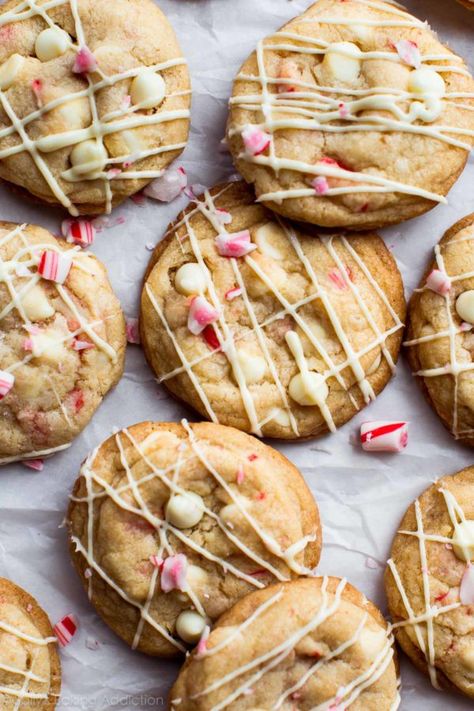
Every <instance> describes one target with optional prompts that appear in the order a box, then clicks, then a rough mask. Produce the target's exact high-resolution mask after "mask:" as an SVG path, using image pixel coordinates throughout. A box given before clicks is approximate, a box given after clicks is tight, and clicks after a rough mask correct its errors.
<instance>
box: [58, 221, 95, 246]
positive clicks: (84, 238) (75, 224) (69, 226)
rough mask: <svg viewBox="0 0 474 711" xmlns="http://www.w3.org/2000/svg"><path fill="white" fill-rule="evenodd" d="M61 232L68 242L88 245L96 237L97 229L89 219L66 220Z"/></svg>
mask: <svg viewBox="0 0 474 711" xmlns="http://www.w3.org/2000/svg"><path fill="white" fill-rule="evenodd" d="M61 232H62V235H63V237H65V238H66V240H67V241H68V242H75V244H80V245H81V247H87V246H88V245H89V244H92V242H93V241H94V239H95V235H96V229H95V227H94V225H93V224H92V222H89V220H83V219H80V220H64V221H63V223H62V224H61Z"/></svg>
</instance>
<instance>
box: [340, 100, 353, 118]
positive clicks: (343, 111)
mask: <svg viewBox="0 0 474 711" xmlns="http://www.w3.org/2000/svg"><path fill="white" fill-rule="evenodd" d="M338 111H339V116H340V117H341V118H343V119H345V118H347V117H348V116H349V114H350V111H349V109H348V108H347V106H346V104H345V103H344V101H341V102H340V104H339V106H338Z"/></svg>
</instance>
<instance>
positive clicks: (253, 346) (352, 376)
mask: <svg viewBox="0 0 474 711" xmlns="http://www.w3.org/2000/svg"><path fill="white" fill-rule="evenodd" d="M232 255H233V257H232ZM404 315H405V302H404V297H403V285H402V281H401V277H400V274H399V271H398V268H397V266H396V263H395V261H394V259H393V257H392V256H391V254H390V252H389V251H388V249H387V248H386V247H385V245H384V243H383V241H382V240H381V239H380V238H379V237H377V236H376V235H374V234H364V235H363V236H357V235H349V236H345V235H343V234H341V235H326V236H323V235H318V233H317V232H316V231H315V229H314V228H312V227H310V226H306V227H304V226H296V225H291V224H289V223H285V222H282V221H281V220H280V219H279V218H278V217H277V216H276V215H275V214H273V213H271V212H270V211H268V210H267V209H265V208H264V207H263V206H262V205H259V204H256V203H255V202H254V196H253V193H252V192H251V190H250V189H249V188H248V187H247V186H246V185H245V184H244V183H231V184H228V185H226V186H220V187H217V188H215V189H214V190H212V191H211V192H206V194H205V195H204V198H203V200H202V201H200V202H198V203H196V204H195V205H191V206H190V207H189V208H188V209H187V210H186V211H185V212H184V213H183V214H182V215H181V216H180V217H179V218H178V220H177V222H175V223H174V224H173V225H172V226H171V227H170V228H169V231H168V233H167V236H166V237H165V239H164V240H163V241H162V242H160V243H159V244H158V246H157V247H156V250H155V252H154V254H153V256H152V259H151V263H150V266H149V269H148V273H147V276H146V280H145V285H144V289H143V293H142V303H141V333H142V343H143V347H144V349H145V353H146V356H147V358H148V361H149V363H150V365H151V367H152V368H153V370H154V371H155V373H156V374H157V376H158V379H159V381H160V382H162V383H163V384H164V385H166V387H167V388H168V390H169V391H170V392H171V393H172V394H173V395H175V396H176V397H178V398H179V399H181V400H183V401H184V402H186V403H188V404H189V405H191V406H192V407H193V408H194V409H195V410H197V411H198V412H199V414H200V415H202V416H204V417H206V418H208V419H209V420H212V421H214V422H220V423H221V424H225V425H231V426H234V427H237V428H238V429H242V430H244V431H247V432H252V433H253V434H256V435H263V436H266V437H278V438H282V439H300V438H304V437H312V436H316V435H320V434H323V433H325V432H327V431H328V430H332V431H334V430H335V429H336V427H339V426H340V425H342V424H344V423H345V422H347V420H349V419H350V418H351V417H352V416H353V415H354V414H356V412H358V410H360V409H361V408H362V407H363V406H364V405H365V404H367V403H369V402H370V401H371V400H373V399H375V396H376V394H378V393H379V392H380V391H381V390H382V388H383V387H384V386H385V385H386V383H387V382H388V381H389V379H390V377H391V375H392V372H393V370H394V369H395V361H396V360H397V356H398V351H399V347H400V339H401V333H402V321H403V318H404Z"/></svg>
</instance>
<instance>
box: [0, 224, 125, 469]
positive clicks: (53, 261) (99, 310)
mask: <svg viewBox="0 0 474 711" xmlns="http://www.w3.org/2000/svg"><path fill="white" fill-rule="evenodd" d="M0 330H1V332H2V337H1V339H0V464H8V463H10V462H12V461H16V460H19V459H31V458H37V457H43V456H47V455H49V454H52V453H54V452H56V451H59V450H61V449H65V448H66V447H68V446H69V445H70V443H71V441H72V440H73V439H74V437H76V435H78V434H79V432H81V430H82V429H83V428H84V427H85V426H86V424H87V423H88V422H89V420H90V419H91V417H92V415H93V414H94V412H95V410H96V409H97V407H98V406H99V405H100V403H101V401H102V398H103V397H104V396H105V394H106V393H107V392H108V390H110V388H111V387H112V386H113V385H115V383H116V382H117V381H118V380H119V378H120V376H121V375H122V371H123V367H124V359H125V345H126V337H125V320H124V317H123V314H122V310H121V308H120V303H119V301H118V299H117V298H116V296H115V295H114V293H113V291H112V288H111V286H110V283H109V280H108V277H107V272H106V270H105V267H104V266H103V265H102V264H101V262H99V260H98V259H96V258H95V257H94V256H93V255H92V254H89V253H88V252H82V251H81V249H80V247H79V246H74V247H72V246H71V245H68V244H67V243H66V242H65V241H63V240H57V239H56V238H55V237H53V236H52V235H51V234H50V233H49V232H47V231H46V230H44V229H43V228H42V227H37V226H36V225H28V226H25V225H14V224H12V223H9V222H0Z"/></svg>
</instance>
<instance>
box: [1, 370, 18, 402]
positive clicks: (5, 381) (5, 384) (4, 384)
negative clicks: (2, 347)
mask: <svg viewBox="0 0 474 711" xmlns="http://www.w3.org/2000/svg"><path fill="white" fill-rule="evenodd" d="M14 382H15V376H14V375H12V374H11V373H7V371H6V370H0V400H3V398H4V397H5V396H6V395H8V393H9V392H10V390H11V389H12V387H13V384H14Z"/></svg>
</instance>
